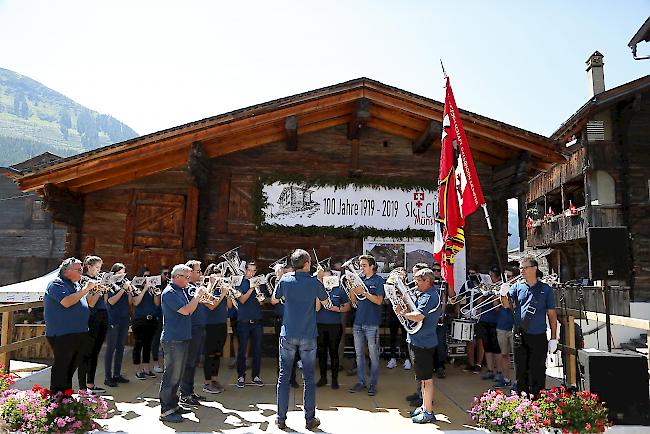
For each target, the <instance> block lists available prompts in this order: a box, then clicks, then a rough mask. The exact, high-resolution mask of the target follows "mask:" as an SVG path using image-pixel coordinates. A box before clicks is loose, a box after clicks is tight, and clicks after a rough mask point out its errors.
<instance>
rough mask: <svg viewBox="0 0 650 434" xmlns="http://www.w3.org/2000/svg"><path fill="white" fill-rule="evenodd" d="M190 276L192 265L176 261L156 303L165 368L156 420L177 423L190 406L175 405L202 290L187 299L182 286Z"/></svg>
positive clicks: (188, 280) (184, 285)
mask: <svg viewBox="0 0 650 434" xmlns="http://www.w3.org/2000/svg"><path fill="white" fill-rule="evenodd" d="M191 278H192V268H190V267H188V266H187V265H183V264H178V265H176V266H174V268H173V269H172V273H171V282H170V283H169V285H168V286H167V287H166V288H165V289H164V291H163V293H162V296H161V301H160V304H161V306H162V312H163V330H162V334H161V336H160V342H161V343H162V347H163V351H164V354H165V362H164V363H165V371H164V373H163V376H162V380H161V382H160V393H159V395H160V418H159V419H160V420H161V421H163V422H171V423H178V422H182V421H183V420H184V419H183V417H182V416H181V414H184V413H190V412H191V410H188V409H183V408H181V407H179V406H178V387H179V385H180V382H181V376H182V374H183V370H184V367H185V362H186V360H187V352H188V348H189V344H190V341H191V339H192V318H191V315H192V313H194V311H195V310H196V308H197V306H198V305H199V298H200V296H201V295H202V294H203V293H204V291H203V289H199V290H197V291H196V292H195V293H194V297H192V299H191V300H190V297H188V295H187V293H186V292H185V288H186V287H187V285H188V284H189V282H190V279H191Z"/></svg>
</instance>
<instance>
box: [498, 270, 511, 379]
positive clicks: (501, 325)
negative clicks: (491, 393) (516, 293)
mask: <svg viewBox="0 0 650 434" xmlns="http://www.w3.org/2000/svg"><path fill="white" fill-rule="evenodd" d="M504 276H505V279H506V281H509V280H511V279H512V278H513V277H514V273H513V271H512V270H511V269H506V270H505V271H504ZM513 322H514V319H513V317H512V310H511V309H507V308H505V307H503V306H501V307H500V308H499V319H498V321H497V340H498V341H499V349H500V350H501V354H498V355H497V367H498V368H499V370H500V371H501V374H502V375H501V378H497V379H496V380H495V382H494V387H495V388H502V387H511V386H512V378H513V377H512V375H511V373H510V353H511V352H512V325H513Z"/></svg>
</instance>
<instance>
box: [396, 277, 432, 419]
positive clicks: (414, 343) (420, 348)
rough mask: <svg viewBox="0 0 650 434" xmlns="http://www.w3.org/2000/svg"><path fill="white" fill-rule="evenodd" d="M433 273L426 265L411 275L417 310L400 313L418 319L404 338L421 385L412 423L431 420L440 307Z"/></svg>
mask: <svg viewBox="0 0 650 434" xmlns="http://www.w3.org/2000/svg"><path fill="white" fill-rule="evenodd" d="M434 280H435V277H434V274H433V271H431V269H429V268H425V269H423V270H420V271H418V272H417V273H416V274H415V282H416V284H417V287H418V291H419V292H420V295H419V296H418V299H417V303H416V306H417V310H416V311H413V312H396V313H398V314H399V313H402V314H403V315H404V317H405V318H406V319H409V320H412V321H417V322H422V326H421V327H420V329H419V330H418V331H417V332H416V333H413V334H409V336H408V338H407V340H408V342H409V344H410V345H411V349H412V350H413V356H414V359H415V360H414V362H415V376H416V378H417V379H418V381H420V383H421V387H422V407H420V408H417V409H415V410H414V411H413V413H412V420H413V422H414V423H433V422H435V421H436V416H435V415H434V414H433V372H434V358H435V357H436V355H435V354H436V347H437V346H438V333H437V330H436V329H437V327H438V319H439V318H440V314H441V312H442V309H441V307H440V295H439V293H438V288H436V287H435V286H434Z"/></svg>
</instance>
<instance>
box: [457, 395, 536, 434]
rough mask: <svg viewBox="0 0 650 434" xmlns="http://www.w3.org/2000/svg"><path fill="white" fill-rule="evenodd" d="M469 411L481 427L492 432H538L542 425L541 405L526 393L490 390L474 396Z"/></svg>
mask: <svg viewBox="0 0 650 434" xmlns="http://www.w3.org/2000/svg"><path fill="white" fill-rule="evenodd" d="M469 413H470V415H471V417H472V419H473V420H474V421H475V422H476V425H477V426H478V427H479V428H483V429H485V430H488V431H490V432H498V433H517V434H528V433H531V434H532V433H535V434H537V433H539V430H540V428H541V426H542V425H541V413H540V409H539V407H538V406H537V404H536V403H535V401H533V400H532V399H530V398H529V397H528V396H526V394H524V393H522V394H521V395H517V394H516V393H514V392H513V393H512V394H511V395H506V394H504V393H503V392H502V391H500V390H488V391H487V392H485V393H484V394H483V395H481V396H480V397H478V398H476V397H475V398H474V401H473V406H472V409H471V410H470V411H469Z"/></svg>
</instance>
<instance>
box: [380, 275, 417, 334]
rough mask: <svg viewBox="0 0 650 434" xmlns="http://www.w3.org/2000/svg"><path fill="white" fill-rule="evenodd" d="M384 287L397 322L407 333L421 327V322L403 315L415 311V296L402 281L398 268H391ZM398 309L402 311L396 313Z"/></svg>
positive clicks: (411, 332) (412, 332) (413, 332)
mask: <svg viewBox="0 0 650 434" xmlns="http://www.w3.org/2000/svg"><path fill="white" fill-rule="evenodd" d="M385 288H386V290H385V293H386V298H388V301H390V304H391V305H392V306H393V310H394V311H395V315H397V319H398V320H399V322H400V323H401V324H402V326H403V327H404V329H405V330H406V331H407V332H408V333H409V334H415V333H417V332H418V331H419V330H420V328H421V327H422V322H421V321H413V320H410V319H407V318H406V317H405V316H404V313H408V312H415V311H417V305H416V303H417V297H416V295H415V293H414V292H413V290H412V289H410V288H409V287H407V286H406V284H405V283H404V282H403V281H402V279H401V278H400V272H399V271H398V270H393V271H392V272H391V273H390V274H389V275H388V279H387V280H386V286H385ZM398 307H399V308H398ZM398 310H399V311H400V312H403V313H402V314H398V313H397V311H398Z"/></svg>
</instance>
